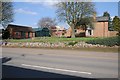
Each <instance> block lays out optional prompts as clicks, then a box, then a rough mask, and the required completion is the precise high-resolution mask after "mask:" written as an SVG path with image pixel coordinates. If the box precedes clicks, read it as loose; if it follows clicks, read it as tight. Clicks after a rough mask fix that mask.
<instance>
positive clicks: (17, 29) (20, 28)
mask: <svg viewBox="0 0 120 80" xmlns="http://www.w3.org/2000/svg"><path fill="white" fill-rule="evenodd" d="M10 28H12V30H13V31H15V32H21V31H24V32H34V30H33V29H32V27H27V26H21V25H14V24H9V25H8V26H7V29H10Z"/></svg>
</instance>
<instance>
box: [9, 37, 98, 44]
mask: <svg viewBox="0 0 120 80" xmlns="http://www.w3.org/2000/svg"><path fill="white" fill-rule="evenodd" d="M95 39H96V38H86V37H81V38H57V37H36V38H34V39H9V40H8V41H9V42H50V43H55V42H72V41H76V42H80V41H89V40H95Z"/></svg>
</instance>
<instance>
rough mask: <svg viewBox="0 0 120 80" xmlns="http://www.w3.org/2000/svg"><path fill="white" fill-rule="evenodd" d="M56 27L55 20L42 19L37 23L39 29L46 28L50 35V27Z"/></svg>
mask: <svg viewBox="0 0 120 80" xmlns="http://www.w3.org/2000/svg"><path fill="white" fill-rule="evenodd" d="M56 25H57V22H56V20H55V19H52V18H50V17H44V18H42V19H40V20H39V21H38V26H39V27H40V28H48V29H49V33H50V35H52V27H55V26H56Z"/></svg>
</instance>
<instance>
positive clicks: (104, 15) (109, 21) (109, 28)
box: [103, 11, 113, 31]
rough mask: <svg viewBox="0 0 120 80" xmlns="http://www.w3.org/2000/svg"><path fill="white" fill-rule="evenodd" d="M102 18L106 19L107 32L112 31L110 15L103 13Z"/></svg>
mask: <svg viewBox="0 0 120 80" xmlns="http://www.w3.org/2000/svg"><path fill="white" fill-rule="evenodd" d="M103 17H108V30H110V31H111V30H113V25H112V19H111V17H110V14H109V13H108V12H107V11H106V12H104V13H103Z"/></svg>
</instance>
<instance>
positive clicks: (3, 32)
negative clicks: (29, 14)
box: [2, 29, 10, 39]
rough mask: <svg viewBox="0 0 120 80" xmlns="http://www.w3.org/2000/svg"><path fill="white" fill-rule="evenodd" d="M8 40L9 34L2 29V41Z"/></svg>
mask: <svg viewBox="0 0 120 80" xmlns="http://www.w3.org/2000/svg"><path fill="white" fill-rule="evenodd" d="M8 38H10V32H9V31H8V30H3V29H2V39H8Z"/></svg>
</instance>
